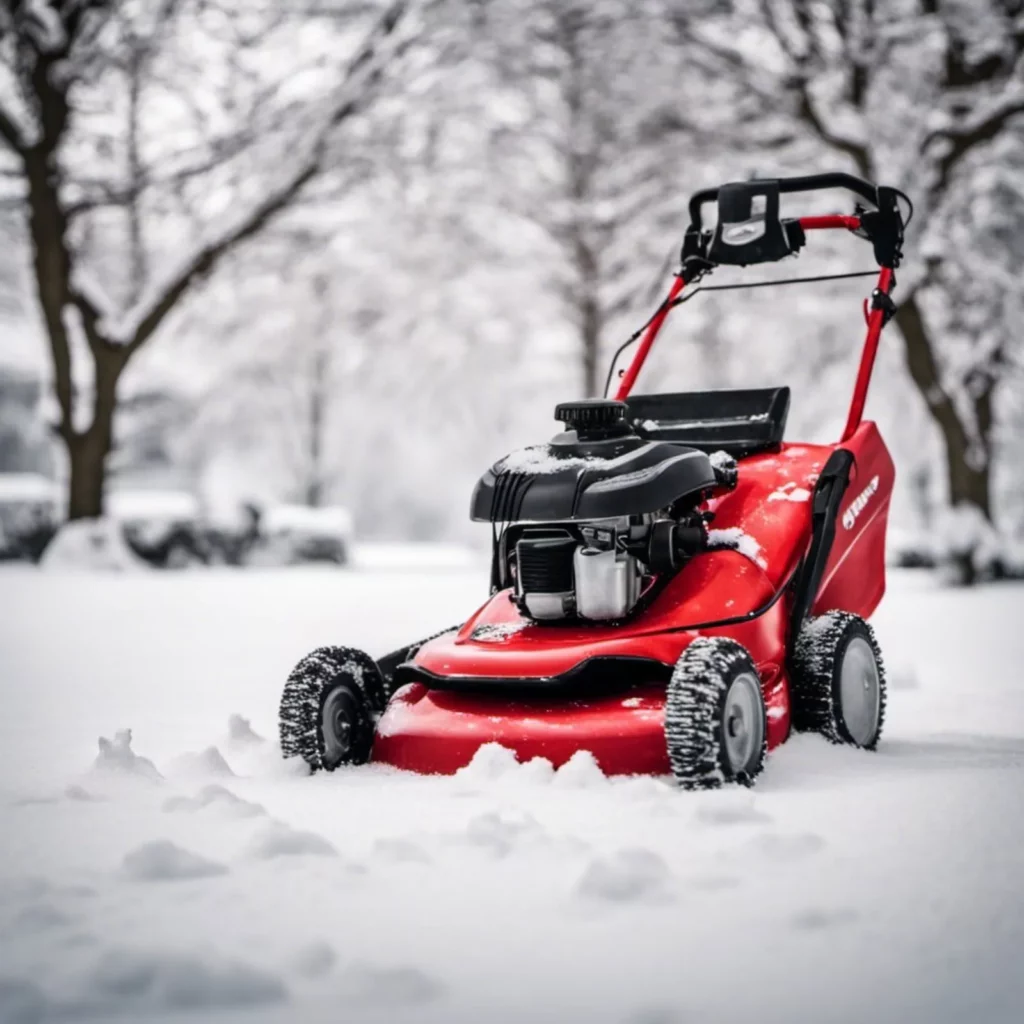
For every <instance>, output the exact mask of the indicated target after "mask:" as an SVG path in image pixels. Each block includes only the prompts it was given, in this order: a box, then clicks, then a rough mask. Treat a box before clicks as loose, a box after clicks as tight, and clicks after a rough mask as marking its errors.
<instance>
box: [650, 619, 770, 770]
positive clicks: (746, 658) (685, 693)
mask: <svg viewBox="0 0 1024 1024" xmlns="http://www.w3.org/2000/svg"><path fill="white" fill-rule="evenodd" d="M741 671H743V672H751V673H752V674H753V675H754V677H755V678H760V677H759V676H758V673H757V669H756V668H755V666H754V663H753V661H752V660H751V658H750V655H749V654H748V653H747V651H746V650H745V649H744V648H743V647H742V646H741V645H740V644H738V643H736V642H735V641H734V640H729V639H727V638H725V637H698V638H697V639H696V640H694V641H693V643H692V644H690V646H689V647H687V648H686V650H685V651H684V652H683V653H682V655H681V656H680V658H679V661H678V662H677V663H676V667H675V670H674V671H673V673H672V678H671V680H670V681H669V688H668V697H667V700H666V702H665V741H666V744H667V746H668V757H669V763H670V764H671V765H672V772H673V774H674V775H675V777H676V780H677V782H678V783H679V785H680V786H681V787H682V788H683V789H718V788H719V787H721V786H723V785H724V784H725V783H726V782H729V781H731V780H730V778H729V777H728V775H727V773H726V771H725V766H724V764H723V757H724V754H723V737H722V723H721V708H722V704H723V702H724V701H725V696H726V693H727V691H728V689H729V685H730V683H731V681H732V679H733V678H734V677H735V676H736V675H737V674H739V673H740V672H741ZM766 724H767V723H766V722H764V721H762V732H761V750H760V752H759V754H758V758H757V762H756V764H755V766H754V769H753V770H752V771H751V772H749V773H747V776H746V777H744V778H738V779H736V781H740V782H743V783H745V784H748V785H749V784H752V783H753V780H754V778H755V777H756V776H757V775H758V774H760V772H761V769H762V767H763V766H764V758H765V754H766V752H767V728H765V726H766Z"/></svg>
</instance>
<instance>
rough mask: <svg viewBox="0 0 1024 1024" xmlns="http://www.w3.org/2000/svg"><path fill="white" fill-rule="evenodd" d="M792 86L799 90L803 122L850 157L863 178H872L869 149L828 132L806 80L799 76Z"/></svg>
mask: <svg viewBox="0 0 1024 1024" xmlns="http://www.w3.org/2000/svg"><path fill="white" fill-rule="evenodd" d="M792 84H793V85H794V86H795V88H796V90H797V101H798V106H797V113H798V115H799V117H800V118H801V120H803V122H804V123H805V124H807V125H809V126H810V128H811V130H812V131H813V132H814V134H815V135H817V136H818V138H819V139H821V141H822V142H824V143H825V145H827V146H831V147H832V148H833V149H837V150H839V152H840V153H845V154H846V155H847V156H848V157H850V158H851V159H852V160H853V162H854V164H856V166H857V171H858V173H859V174H860V175H861V177H864V178H870V177H871V157H870V155H869V154H868V150H867V147H866V146H864V145H863V144H861V143H859V142H853V141H852V140H850V139H844V138H841V137H840V136H838V135H834V134H833V133H832V132H830V131H829V130H828V128H827V127H826V126H825V122H824V121H822V119H821V118H820V117H819V116H818V112H817V111H816V110H815V109H814V103H813V101H812V100H811V93H810V89H809V88H808V83H807V79H806V78H803V77H802V76H798V77H797V78H796V79H795V80H794V81H793V83H792Z"/></svg>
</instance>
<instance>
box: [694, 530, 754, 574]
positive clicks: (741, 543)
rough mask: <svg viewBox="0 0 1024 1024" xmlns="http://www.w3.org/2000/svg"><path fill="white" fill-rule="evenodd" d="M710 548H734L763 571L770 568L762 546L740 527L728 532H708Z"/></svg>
mask: <svg viewBox="0 0 1024 1024" xmlns="http://www.w3.org/2000/svg"><path fill="white" fill-rule="evenodd" d="M708 547H709V548H732V550H733V551H738V552H739V553H740V554H741V555H743V556H744V558H749V559H750V560H751V561H752V562H753V563H754V564H755V565H759V566H760V567H761V568H762V569H767V568H768V562H767V561H766V560H765V558H764V556H763V555H762V554H761V545H760V544H759V543H758V542H757V541H756V540H754V538H753V537H751V536H750V534H749V533H745V532H744V531H743V530H741V529H740V528H739V527H738V526H731V527H729V529H727V530H708Z"/></svg>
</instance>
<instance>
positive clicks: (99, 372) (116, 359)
mask: <svg viewBox="0 0 1024 1024" xmlns="http://www.w3.org/2000/svg"><path fill="white" fill-rule="evenodd" d="M93 358H94V360H95V365H96V385H95V388H96V392H95V396H94V403H93V417H92V423H91V424H90V425H89V428H88V429H87V430H84V431H70V432H66V433H65V434H64V440H65V444H66V446H67V452H68V464H69V467H70V471H71V478H70V481H69V490H68V519H93V518H95V517H97V516H101V515H103V498H104V492H105V489H106V478H107V456H108V455H109V454H110V450H111V447H112V446H113V440H114V410H115V408H116V405H117V382H118V379H119V378H120V376H121V371H122V370H123V369H124V366H125V363H126V362H127V360H126V358H125V357H124V356H123V355H122V354H121V353H120V352H118V351H117V350H116V349H111V350H106V349H98V350H94V351H93Z"/></svg>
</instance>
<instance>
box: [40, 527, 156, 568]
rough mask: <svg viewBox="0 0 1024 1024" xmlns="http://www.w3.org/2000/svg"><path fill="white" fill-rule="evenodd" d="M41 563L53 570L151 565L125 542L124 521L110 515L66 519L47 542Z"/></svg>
mask: <svg viewBox="0 0 1024 1024" xmlns="http://www.w3.org/2000/svg"><path fill="white" fill-rule="evenodd" d="M39 564H40V566H41V567H42V568H44V569H46V570H48V571H51V572H54V571H60V572H63V571H65V570H69V569H70V570H82V569H86V570H94V571H102V572H128V571H135V570H139V569H144V568H148V566H147V565H146V563H145V562H144V561H143V560H142V559H141V558H139V557H138V556H137V555H136V554H135V553H134V552H133V551H132V549H131V548H130V547H129V546H128V544H127V543H126V542H125V539H124V534H123V533H122V532H121V524H120V523H118V522H117V521H116V520H114V519H109V518H104V519H76V520H74V521H73V522H70V523H65V524H64V525H63V526H62V527H61V528H60V530H58V532H57V535H56V536H55V537H54V538H53V540H51V541H50V543H49V544H48V545H47V546H46V550H45V551H44V552H43V557H42V558H41V559H40V560H39Z"/></svg>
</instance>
